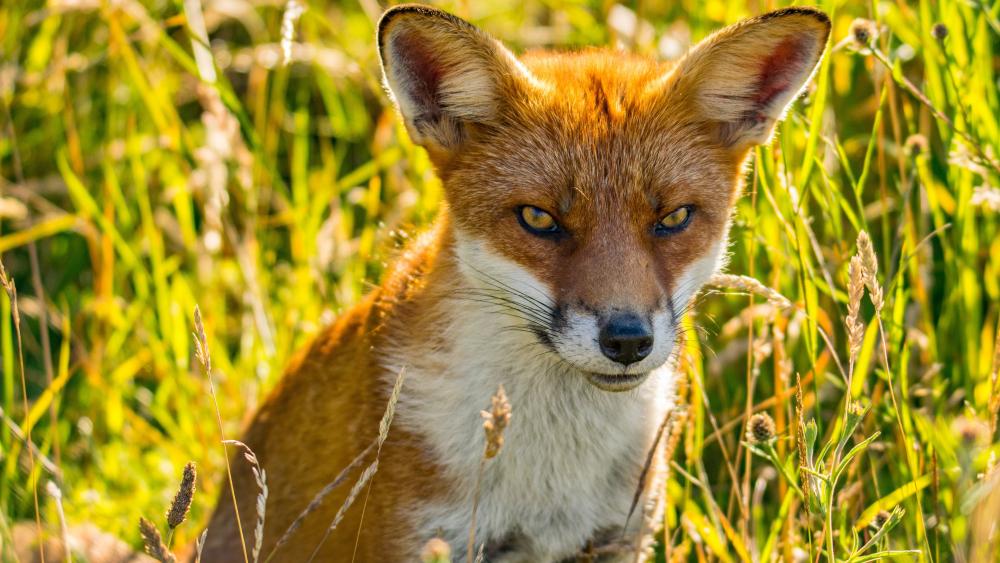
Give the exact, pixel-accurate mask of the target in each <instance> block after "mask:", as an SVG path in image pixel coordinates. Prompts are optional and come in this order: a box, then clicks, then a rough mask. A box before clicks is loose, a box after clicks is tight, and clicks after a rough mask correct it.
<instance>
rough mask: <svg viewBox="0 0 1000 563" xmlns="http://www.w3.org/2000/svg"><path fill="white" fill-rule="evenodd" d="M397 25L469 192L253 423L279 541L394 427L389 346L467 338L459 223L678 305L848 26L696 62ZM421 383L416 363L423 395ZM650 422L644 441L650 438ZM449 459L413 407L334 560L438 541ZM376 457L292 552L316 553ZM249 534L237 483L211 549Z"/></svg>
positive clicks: (743, 38) (644, 306) (550, 264)
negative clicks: (428, 508)
mask: <svg viewBox="0 0 1000 563" xmlns="http://www.w3.org/2000/svg"><path fill="white" fill-rule="evenodd" d="M379 28H380V30H379V44H380V51H381V53H382V56H383V64H384V68H385V71H386V75H387V79H388V80H387V82H388V84H389V87H390V89H391V90H392V93H393V95H394V97H395V98H396V101H397V103H398V104H399V106H400V109H401V112H402V114H403V118H404V121H405V122H406V125H407V128H408V130H409V132H410V134H411V136H412V137H413V138H414V140H415V141H417V142H419V143H421V144H422V145H423V146H425V147H426V148H427V150H428V151H429V154H430V155H431V158H432V160H433V162H434V164H435V166H436V168H437V172H438V174H439V175H440V177H441V179H442V181H443V182H444V186H445V191H446V199H447V201H448V205H447V207H445V208H443V209H442V210H441V212H440V215H439V217H438V219H437V221H436V222H435V224H434V226H433V227H432V228H431V229H430V230H429V231H428V232H427V233H426V234H425V235H424V236H422V237H421V238H420V239H419V240H418V241H416V242H415V243H414V244H412V245H411V246H410V247H409V248H408V249H407V250H406V251H405V253H404V254H403V256H401V257H400V259H399V260H397V262H396V263H395V265H394V267H393V268H392V269H391V270H390V272H389V273H388V274H387V276H386V278H385V280H384V281H383V283H382V285H381V286H380V287H379V288H378V289H376V290H375V291H373V292H372V293H371V294H370V295H369V296H368V297H367V298H365V299H364V301H363V302H361V303H359V304H358V305H356V306H355V307H354V308H352V309H351V310H350V311H348V312H347V313H346V314H345V315H343V316H342V317H341V318H340V319H339V320H338V321H337V322H336V323H335V324H334V325H333V326H331V327H329V328H328V329H326V330H324V331H323V332H321V333H320V334H319V335H317V336H316V338H315V339H314V340H313V341H312V343H311V344H310V345H309V346H308V347H306V349H304V350H303V351H302V352H301V353H300V354H298V355H297V356H296V358H295V359H294V360H293V361H292V362H291V364H290V365H289V366H288V369H287V371H286V373H285V375H284V377H283V378H282V380H281V382H280V383H279V385H278V386H277V387H276V388H275V389H274V391H273V392H272V393H271V395H270V396H269V397H268V399H267V400H266V402H265V403H264V404H263V406H262V407H261V408H260V410H259V411H258V412H257V414H256V416H255V417H254V419H253V422H252V423H251V424H250V426H249V428H248V429H247V431H246V434H245V437H244V438H243V439H244V441H245V442H246V443H247V444H248V445H249V446H250V447H251V448H253V450H254V451H255V452H256V454H257V456H258V458H259V459H260V462H261V464H262V465H263V467H264V468H265V469H266V471H267V476H268V482H269V486H270V497H269V502H268V507H267V527H266V535H265V539H264V546H263V552H262V553H263V554H265V555H266V554H267V553H269V552H270V550H271V548H272V546H273V545H274V542H275V541H277V539H278V537H279V536H280V535H281V534H282V533H283V532H284V531H285V529H286V528H287V527H288V526H289V524H291V522H292V521H293V520H294V519H295V518H296V516H298V514H299V513H300V512H301V511H302V510H303V509H304V508H305V507H306V505H307V504H308V503H309V502H310V500H311V499H312V498H313V497H314V495H315V494H316V493H317V492H318V491H319V490H320V489H322V488H323V486H324V485H326V484H327V483H328V482H330V481H331V480H332V479H333V478H334V476H336V475H337V473H338V472H339V471H340V470H341V469H342V468H344V467H345V466H347V465H348V464H349V463H350V462H351V460H352V459H354V457H355V456H356V455H357V454H358V453H359V452H361V451H363V450H364V449H365V447H367V446H368V444H370V443H371V442H372V440H373V439H374V438H375V436H376V435H377V433H378V424H379V420H380V418H381V416H382V413H383V410H384V408H385V405H386V401H387V398H388V393H389V390H390V388H391V381H392V379H393V376H394V374H392V373H387V372H388V371H389V368H388V366H387V365H386V362H385V357H386V356H390V355H392V354H399V353H410V352H411V351H413V350H419V351H423V352H424V353H426V354H427V355H434V354H437V353H439V352H441V351H442V350H448V349H449V347H450V346H452V345H453V343H452V342H451V341H450V340H449V338H450V336H449V333H448V331H447V330H446V328H445V327H446V325H447V323H448V322H449V320H448V315H449V311H450V310H451V309H449V307H453V306H454V303H453V301H454V296H455V295H456V293H460V292H462V291H463V290H465V289H466V287H467V285H468V283H467V280H466V277H465V276H466V273H463V269H462V264H461V263H460V261H459V259H458V258H457V257H456V252H457V250H456V248H457V246H458V245H459V239H463V240H464V239H472V240H477V241H485V243H486V245H487V247H488V248H489V250H490V252H492V253H495V254H496V255H498V256H501V257H503V258H504V259H505V260H509V261H510V262H511V263H514V264H517V265H518V266H519V267H520V268H522V269H523V270H525V271H528V272H530V273H531V274H532V275H533V276H534V277H535V278H536V279H537V280H538V281H539V282H540V283H541V284H542V285H543V286H544V289H545V290H546V291H547V292H548V293H549V294H551V295H552V296H553V299H554V300H556V301H558V302H559V303H563V304H566V306H567V307H580V308H583V309H585V310H594V311H608V310H636V311H649V310H652V309H654V308H656V307H658V306H660V305H661V304H662V302H663V301H664V300H669V298H670V297H671V296H674V295H678V293H679V292H680V290H681V289H682V288H679V287H678V284H679V283H680V281H679V280H680V279H681V277H682V274H684V273H685V272H687V271H688V269H689V268H691V267H692V264H694V263H695V262H696V261H697V260H698V259H700V258H703V257H704V256H705V254H706V252H707V251H706V249H708V248H710V247H713V246H720V245H722V244H723V243H722V242H721V241H723V240H724V239H725V236H726V230H727V228H728V222H729V216H730V214H731V210H732V205H733V202H734V201H735V198H736V197H737V196H738V194H739V190H740V183H741V175H742V173H741V172H742V167H743V163H744V161H745V159H746V156H747V154H748V151H749V148H750V147H751V146H752V145H754V144H758V143H763V142H766V141H767V140H768V138H769V136H770V134H771V131H772V129H773V127H774V124H775V123H776V121H777V120H778V119H780V117H781V113H782V112H783V111H784V108H785V106H786V105H787V104H788V103H789V102H791V101H792V99H794V97H795V96H796V95H797V93H798V92H799V90H800V89H801V87H802V84H804V82H805V81H806V80H807V79H808V77H809V75H810V74H811V72H812V69H813V68H814V67H815V65H816V64H817V62H818V60H819V57H820V55H821V53H822V49H823V46H824V45H825V43H826V39H827V34H828V32H829V22H828V21H827V19H826V17H825V16H824V15H823V14H822V13H820V12H817V11H814V10H810V9H789V10H783V11H780V12H776V13H773V14H769V15H765V16H762V17H760V18H756V19H754V20H749V21H747V22H743V23H741V24H737V25H736V26H732V27H731V28H727V29H726V30H723V31H722V32H720V33H719V34H716V35H715V36H713V37H711V38H709V39H708V40H706V42H703V43H702V44H701V45H699V46H698V47H696V48H695V50H694V51H692V53H691V54H690V55H689V56H688V57H687V58H686V59H684V60H683V61H681V62H680V63H679V64H678V65H677V66H675V67H670V66H668V65H665V64H662V63H658V62H656V61H653V60H649V59H646V58H639V57H633V56H628V55H624V54H622V53H618V52H614V51H609V50H597V49H594V50H587V51H582V52H578V53H548V52H540V53H533V54H529V55H526V56H524V57H522V58H521V59H520V60H518V59H516V58H515V57H514V56H513V55H511V54H510V53H509V52H508V51H506V49H504V48H503V47H502V46H501V45H500V44H499V43H497V42H496V41H494V40H493V39H491V38H489V37H488V36H487V35H485V34H484V33H482V32H481V31H479V30H477V29H475V28H474V27H472V26H471V25H469V24H467V23H465V22H463V21H461V20H459V19H457V18H455V17H454V16H450V15H448V14H445V13H443V12H440V11H438V10H434V9H431V8H426V7H417V6H401V7H397V8H394V9H392V10H390V11H389V12H388V13H387V14H386V16H384V18H383V20H382V22H380V26H379ZM522 205H532V206H536V207H538V208H541V209H544V210H546V211H548V212H550V213H551V214H553V216H555V217H556V219H557V220H558V221H559V223H560V224H561V225H562V226H563V228H564V230H565V232H566V233H568V234H567V235H566V236H565V237H563V238H561V239H559V240H553V239H546V238H540V237H538V236H535V235H532V234H530V233H528V232H526V231H525V229H524V228H522V226H521V225H520V224H519V222H518V220H517V217H516V213H515V211H516V209H517V208H518V206H522ZM682 205H692V206H694V207H693V208H694V209H695V210H696V211H695V212H694V215H693V218H692V221H691V224H690V227H688V228H687V229H686V230H684V231H682V232H679V233H676V234H675V235H671V236H669V237H660V238H657V237H654V236H652V234H651V232H652V228H653V226H654V225H656V223H657V221H659V220H660V219H661V218H662V217H663V216H664V215H665V214H666V213H669V212H670V211H672V210H674V209H676V208H678V207H679V206H682ZM684 305H686V304H684V303H681V304H679V306H680V307H683V306H684ZM400 351H402V352H400ZM526 353H528V354H533V353H534V352H526ZM549 353H552V352H551V351H550V352H549ZM417 359H418V358H414V361H416V360H417ZM511 361H512V362H514V361H517V359H516V358H512V359H511ZM558 361H559V360H558V358H555V359H553V360H552V362H555V363H558ZM459 367H460V366H459ZM420 384H421V380H420V379H419V378H417V377H415V378H414V379H411V380H408V381H407V382H406V386H404V390H403V397H404V398H405V397H406V396H407V392H408V391H407V389H408V388H409V386H413V385H420ZM505 384H506V383H505ZM602 393H603V391H602ZM488 399H489V397H488V396H483V397H482V403H481V404H477V405H469V408H470V409H475V410H478V409H479V408H484V407H485V406H486V404H487V403H488ZM513 409H514V413H515V414H514V416H515V419H514V421H513V423H512V424H515V425H516V424H525V423H527V422H528V421H523V420H521V419H518V418H517V416H518V414H517V413H518V405H517V404H516V403H515V404H514V405H513ZM410 422H412V421H410ZM659 422H660V420H659V419H656V420H649V421H648V424H649V426H650V427H651V428H652V429H655V428H656V426H657V425H658V424H659ZM650 436H651V433H650V434H646V435H644V437H643V438H642V440H641V441H642V443H639V444H636V451H642V452H644V451H646V450H647V449H648V448H649V446H650V445H651V441H650ZM579 439H585V437H580V438H579ZM570 443H571V440H569V439H567V442H566V445H564V446H563V447H567V448H568V447H571V446H570V445H569V444H570ZM513 447H514V445H513V444H510V445H509V448H513ZM501 455H509V456H517V455H518V452H517V451H504V452H502V453H501ZM643 458H644V456H638V457H637V458H636V459H630V460H623V461H626V462H627V463H626V464H625V466H626V467H627V468H628V469H627V471H626V474H627V475H628V476H629V479H632V481H630V483H628V484H625V485H623V486H631V487H633V489H634V487H635V484H636V482H637V479H638V474H639V469H640V466H641V463H642V461H643ZM368 461H371V457H369V459H368V460H367V461H366V463H367V462H368ZM443 463H444V461H443V460H442V459H441V458H440V456H439V455H438V454H437V453H436V450H434V449H433V448H432V447H430V446H429V445H428V438H427V437H426V436H425V435H422V434H421V432H420V431H419V430H418V427H417V426H416V425H414V424H412V423H409V422H408V420H407V419H406V418H405V417H404V419H402V420H397V422H395V423H394V424H393V426H392V429H391V430H390V432H389V439H388V441H387V442H386V444H385V446H384V448H383V450H382V453H381V459H380V463H379V470H378V472H377V473H376V475H375V477H374V480H373V482H372V485H371V490H370V493H362V496H361V498H359V500H358V501H357V502H356V503H355V505H354V507H352V508H351V509H350V510H349V511H348V512H347V515H346V518H345V520H344V521H343V522H342V523H341V524H340V525H339V527H338V529H337V530H335V531H334V532H333V534H332V535H331V537H330V538H329V539H328V540H327V541H326V543H325V544H324V547H323V549H322V551H321V552H320V556H319V557H318V558H317V560H322V561H350V560H352V559H353V560H358V561H403V560H412V559H413V558H414V557H415V554H416V553H418V551H419V547H420V545H422V543H423V542H424V541H426V540H427V539H428V537H427V535H426V533H425V531H422V530H415V529H414V527H413V526H414V524H413V523H412V521H411V519H410V518H409V514H410V513H411V512H412V511H413V510H415V509H416V508H417V507H420V506H423V505H427V504H429V503H434V502H437V501H440V500H442V499H445V498H449V495H450V494H453V490H452V489H453V488H454V487H455V486H456V482H454V481H452V480H451V479H449V477H448V473H447V471H446V468H445V467H444V466H443V465H442V464H443ZM660 463H662V460H661V461H660ZM233 471H234V483H235V486H236V493H237V497H238V499H239V501H240V507H239V508H240V514H241V516H242V520H243V525H244V534H245V535H246V537H247V538H248V541H249V540H250V538H252V536H253V520H254V519H253V514H254V501H255V495H256V486H255V484H254V481H253V477H252V475H251V473H250V471H249V469H248V468H247V467H246V465H245V464H243V463H239V462H234V463H233ZM357 473H359V472H355V474H354V475H352V476H351V477H350V478H349V479H348V481H347V483H346V484H344V485H342V486H341V487H340V488H339V489H338V490H337V491H336V492H335V493H334V494H332V495H331V496H330V497H329V498H327V499H326V500H325V502H324V503H323V504H322V507H321V508H320V509H319V510H318V511H317V512H315V513H314V514H312V515H311V516H310V517H309V518H308V519H306V521H305V522H304V524H303V525H302V527H301V529H299V530H298V531H297V533H296V534H295V536H294V537H293V538H292V541H291V542H290V543H289V544H288V545H287V546H285V547H284V548H283V549H282V550H281V551H280V552H279V553H278V554H277V557H276V560H279V561H305V560H306V559H308V557H309V554H310V553H311V552H312V550H313V549H314V547H315V546H316V545H317V543H318V542H319V539H320V537H322V535H323V533H324V531H325V530H326V528H327V527H328V526H329V524H330V522H331V521H332V519H333V517H334V514H335V513H336V512H337V509H338V508H339V507H340V505H341V504H342V503H343V501H344V499H345V497H346V495H347V493H348V491H349V490H350V484H351V483H353V481H354V480H355V479H356V477H357ZM579 494H581V495H586V494H588V491H579ZM626 508H627V507H626ZM362 516H363V522H362ZM512 533H514V532H512ZM595 533H596V532H595ZM238 542H239V535H238V534H237V531H236V529H235V519H234V518H233V510H232V506H231V503H230V500H229V496H228V494H227V495H223V497H222V498H221V499H220V501H219V505H218V508H217V510H216V512H215V514H214V516H213V518H212V520H211V522H210V524H209V532H208V542H207V545H206V552H205V558H204V560H205V561H211V562H217V561H237V560H239V559H242V555H241V553H242V552H241V550H240V548H239V543H238ZM452 547H453V550H454V552H455V553H460V552H463V551H464V549H463V548H464V546H457V545H453V546H452ZM582 547H583V545H580V548H582ZM355 550H356V552H355Z"/></svg>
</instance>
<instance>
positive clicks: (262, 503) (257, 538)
mask: <svg viewBox="0 0 1000 563" xmlns="http://www.w3.org/2000/svg"><path fill="white" fill-rule="evenodd" d="M225 443H226V444H231V445H234V446H238V447H240V448H243V449H244V450H245V451H244V452H243V457H244V458H245V459H246V460H247V461H248V462H250V470H251V471H253V479H254V481H255V482H256V483H257V489H258V490H259V491H260V492H258V493H257V502H256V503H255V505H254V506H255V508H256V510H257V523H256V525H255V526H254V532H253V549H252V550H251V552H250V555H251V556H252V557H253V561H254V563H256V562H257V561H259V560H260V548H261V546H262V545H263V544H264V522H265V517H266V515H267V493H268V489H267V473H266V472H265V471H264V468H262V467H261V466H260V462H259V461H258V460H257V454H255V453H253V450H251V449H250V446H248V445H246V444H244V443H243V442H240V441H239V440H226V442H225Z"/></svg>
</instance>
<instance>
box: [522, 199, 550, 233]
mask: <svg viewBox="0 0 1000 563" xmlns="http://www.w3.org/2000/svg"><path fill="white" fill-rule="evenodd" d="M517 220H518V221H519V222H520V223H521V226H522V227H524V230H526V231H528V232H529V233H531V234H533V235H541V236H545V235H552V234H556V233H558V232H560V228H559V223H556V219H555V217H553V216H552V215H551V214H550V213H549V212H548V211H543V210H542V209H539V208H537V207H535V206H534V205H522V206H521V207H520V208H518V210H517Z"/></svg>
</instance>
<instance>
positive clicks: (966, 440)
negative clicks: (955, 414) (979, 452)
mask: <svg viewBox="0 0 1000 563" xmlns="http://www.w3.org/2000/svg"><path fill="white" fill-rule="evenodd" d="M952 428H953V429H954V431H955V434H957V435H958V437H959V438H960V439H961V440H962V444H963V445H964V446H965V447H967V448H971V447H976V446H982V445H985V444H986V443H988V442H989V439H990V429H989V427H988V426H987V425H986V423H984V422H982V421H981V420H976V419H974V418H967V417H964V416H963V417H961V418H958V419H956V420H955V422H954V424H953V425H952Z"/></svg>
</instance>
